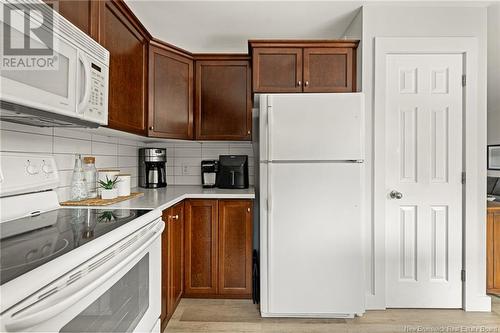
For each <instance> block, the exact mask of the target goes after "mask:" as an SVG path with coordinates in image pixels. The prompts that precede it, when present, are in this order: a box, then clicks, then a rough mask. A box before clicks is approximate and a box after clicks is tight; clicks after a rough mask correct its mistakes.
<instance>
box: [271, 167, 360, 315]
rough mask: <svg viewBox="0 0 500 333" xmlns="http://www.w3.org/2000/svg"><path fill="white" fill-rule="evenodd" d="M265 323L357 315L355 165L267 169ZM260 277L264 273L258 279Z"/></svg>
mask: <svg viewBox="0 0 500 333" xmlns="http://www.w3.org/2000/svg"><path fill="white" fill-rule="evenodd" d="M263 165H267V170H264V172H265V171H267V172H265V174H266V177H267V179H268V180H269V183H268V184H267V188H266V192H267V199H268V215H267V219H266V220H265V221H264V222H263V226H262V227H263V228H265V231H266V233H267V243H266V244H267V265H266V267H267V283H268V286H267V290H268V292H267V295H264V296H263V302H268V304H266V305H267V306H266V308H267V309H268V313H264V314H263V315H264V316H266V315H268V314H271V315H279V316H292V317H293V316H297V317H300V316H317V317H345V316H352V315H353V314H355V313H362V312H364V291H363V288H361V286H363V285H364V276H363V266H362V265H363V260H362V244H361V239H362V237H361V208H360V202H361V195H362V194H361V191H360V187H361V177H360V175H361V171H362V168H363V164H361V163H267V164H264V163H263ZM263 274H264V275H265V274H266V273H265V271H264V272H263Z"/></svg>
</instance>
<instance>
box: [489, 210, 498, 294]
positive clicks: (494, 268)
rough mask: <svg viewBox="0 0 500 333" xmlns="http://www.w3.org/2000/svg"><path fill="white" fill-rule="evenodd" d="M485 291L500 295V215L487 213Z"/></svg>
mask: <svg viewBox="0 0 500 333" xmlns="http://www.w3.org/2000/svg"><path fill="white" fill-rule="evenodd" d="M486 276H487V283H486V290H487V292H491V293H500V213H497V212H488V221H487V232H486Z"/></svg>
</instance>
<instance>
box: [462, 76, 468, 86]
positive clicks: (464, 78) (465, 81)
mask: <svg viewBox="0 0 500 333" xmlns="http://www.w3.org/2000/svg"><path fill="white" fill-rule="evenodd" d="M466 83H467V76H466V75H465V74H463V75H462V87H465V84H466Z"/></svg>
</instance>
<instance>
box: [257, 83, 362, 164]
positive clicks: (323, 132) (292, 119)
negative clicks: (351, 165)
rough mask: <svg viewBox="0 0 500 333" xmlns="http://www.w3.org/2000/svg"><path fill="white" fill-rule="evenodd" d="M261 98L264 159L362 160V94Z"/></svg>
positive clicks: (284, 95) (266, 96)
mask: <svg viewBox="0 0 500 333" xmlns="http://www.w3.org/2000/svg"><path fill="white" fill-rule="evenodd" d="M261 98H262V99H261V106H262V107H261V114H260V118H261V121H262V126H261V128H262V129H263V130H262V131H261V160H273V161H279V160H281V161H283V160H288V161H290V160H295V161H304V160H310V161H314V160H316V161H317V160H323V161H331V160H360V159H363V150H362V144H361V143H362V142H363V133H364V131H363V119H362V115H363V101H364V95H363V94H361V93H349V94H275V95H263V96H262V97H261Z"/></svg>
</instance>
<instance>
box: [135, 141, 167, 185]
mask: <svg viewBox="0 0 500 333" xmlns="http://www.w3.org/2000/svg"><path fill="white" fill-rule="evenodd" d="M139 186H140V187H144V188H159V187H165V186H167V150H166V149H165V148H141V149H139Z"/></svg>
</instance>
